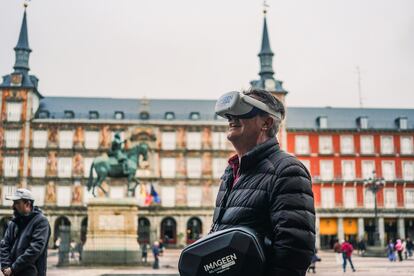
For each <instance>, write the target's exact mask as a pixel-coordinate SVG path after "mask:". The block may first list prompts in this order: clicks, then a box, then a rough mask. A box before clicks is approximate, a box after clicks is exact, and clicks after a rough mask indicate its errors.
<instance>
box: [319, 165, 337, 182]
mask: <svg viewBox="0 0 414 276" xmlns="http://www.w3.org/2000/svg"><path fill="white" fill-rule="evenodd" d="M325 164H330V173H327V172H326V171H325V170H324V168H327V166H325ZM319 172H320V176H319V177H320V179H321V180H324V181H330V180H333V179H334V177H335V176H334V162H333V160H320V161H319Z"/></svg>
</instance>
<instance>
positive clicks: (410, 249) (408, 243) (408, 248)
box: [406, 237, 414, 258]
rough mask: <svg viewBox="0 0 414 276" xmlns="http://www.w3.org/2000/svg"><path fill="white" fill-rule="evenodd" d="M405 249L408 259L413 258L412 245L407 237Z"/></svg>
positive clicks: (413, 245) (413, 246)
mask: <svg viewBox="0 0 414 276" xmlns="http://www.w3.org/2000/svg"><path fill="white" fill-rule="evenodd" d="M406 247H407V253H408V257H409V258H411V257H412V256H413V249H414V244H413V241H412V240H411V239H410V238H409V237H408V238H407V245H406Z"/></svg>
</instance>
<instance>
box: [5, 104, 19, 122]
mask: <svg viewBox="0 0 414 276" xmlns="http://www.w3.org/2000/svg"><path fill="white" fill-rule="evenodd" d="M6 118H7V121H9V122H19V121H20V120H21V118H22V103H21V102H7V103H6Z"/></svg>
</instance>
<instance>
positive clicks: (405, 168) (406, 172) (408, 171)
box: [401, 161, 414, 181]
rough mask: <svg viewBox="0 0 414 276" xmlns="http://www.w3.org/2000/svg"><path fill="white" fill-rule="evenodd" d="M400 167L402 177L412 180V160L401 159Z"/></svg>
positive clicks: (413, 177) (413, 164)
mask: <svg viewBox="0 0 414 276" xmlns="http://www.w3.org/2000/svg"><path fill="white" fill-rule="evenodd" d="M410 167H411V168H410ZM401 168H402V176H403V179H404V180H406V181H414V161H402V164H401Z"/></svg>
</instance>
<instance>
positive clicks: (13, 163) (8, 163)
mask: <svg viewBox="0 0 414 276" xmlns="http://www.w3.org/2000/svg"><path fill="white" fill-rule="evenodd" d="M3 172H4V176H5V177H17V176H18V174H19V157H18V156H5V157H4V159H3Z"/></svg>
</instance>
